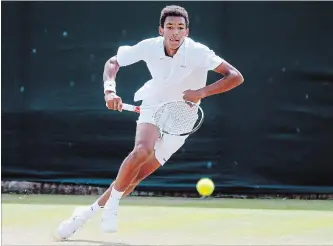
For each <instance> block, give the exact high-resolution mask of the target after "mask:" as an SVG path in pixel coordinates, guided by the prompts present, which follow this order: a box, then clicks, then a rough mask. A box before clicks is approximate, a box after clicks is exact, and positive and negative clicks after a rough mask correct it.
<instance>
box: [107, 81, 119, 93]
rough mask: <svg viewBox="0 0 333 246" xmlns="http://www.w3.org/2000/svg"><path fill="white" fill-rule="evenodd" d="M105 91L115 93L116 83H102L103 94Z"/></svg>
mask: <svg viewBox="0 0 333 246" xmlns="http://www.w3.org/2000/svg"><path fill="white" fill-rule="evenodd" d="M106 91H112V92H114V93H116V81H114V80H107V81H105V82H104V93H105V92H106Z"/></svg>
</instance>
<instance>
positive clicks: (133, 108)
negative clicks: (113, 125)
mask: <svg viewBox="0 0 333 246" xmlns="http://www.w3.org/2000/svg"><path fill="white" fill-rule="evenodd" d="M123 110H126V111H132V112H136V113H140V107H139V106H134V105H130V104H127V103H123Z"/></svg>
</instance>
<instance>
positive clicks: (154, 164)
mask: <svg viewBox="0 0 333 246" xmlns="http://www.w3.org/2000/svg"><path fill="white" fill-rule="evenodd" d="M160 166H161V164H160V163H159V162H158V160H157V159H156V158H155V155H152V156H151V157H150V158H149V160H148V161H147V162H146V163H145V164H143V165H142V166H141V168H140V171H139V174H138V175H137V176H136V178H135V179H134V181H133V182H132V183H131V184H130V185H129V186H128V187H127V189H126V191H125V192H124V194H123V196H122V198H124V197H126V196H127V195H129V194H130V193H131V192H132V191H133V190H134V188H135V187H136V186H137V185H138V184H139V183H140V182H141V181H142V180H144V179H145V178H146V177H148V176H149V175H150V174H152V173H153V172H154V171H155V170H156V169H158V168H159V167H160ZM113 185H114V182H113V183H112V184H111V185H110V187H109V188H108V189H107V190H106V191H105V192H104V193H103V195H101V197H100V198H98V200H97V201H96V202H97V204H98V206H99V207H104V206H105V203H106V202H107V200H108V199H109V197H110V194H111V189H112V187H113Z"/></svg>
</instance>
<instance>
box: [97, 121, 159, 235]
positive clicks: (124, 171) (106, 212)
mask: <svg viewBox="0 0 333 246" xmlns="http://www.w3.org/2000/svg"><path fill="white" fill-rule="evenodd" d="M159 137H160V132H159V131H158V129H157V127H156V126H155V125H153V124H150V123H141V124H138V125H137V130H136V136H135V146H134V149H133V151H132V152H131V153H130V154H129V155H128V156H127V158H126V159H125V160H124V162H123V163H122V165H121V167H120V169H119V172H118V175H117V178H116V180H115V183H114V185H113V187H112V189H111V195H110V198H109V199H108V200H107V202H106V203H105V206H104V209H103V213H102V224H101V227H102V230H103V231H105V232H115V231H117V222H116V218H117V211H118V207H119V202H120V199H121V198H122V196H123V194H124V192H125V190H126V189H127V188H128V187H129V186H130V184H131V183H132V182H133V181H134V180H135V178H136V177H137V175H138V173H139V171H140V168H141V167H142V166H143V165H144V164H145V163H146V161H147V160H148V159H149V158H150V157H151V156H153V155H154V147H155V144H156V142H157V140H158V139H159Z"/></svg>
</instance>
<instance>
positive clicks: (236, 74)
mask: <svg viewBox="0 0 333 246" xmlns="http://www.w3.org/2000/svg"><path fill="white" fill-rule="evenodd" d="M230 73H231V74H232V76H233V77H234V81H235V82H236V83H237V84H238V85H240V84H242V83H243V82H244V77H243V75H242V74H241V73H240V72H239V71H238V70H237V69H232V70H231V71H230Z"/></svg>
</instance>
